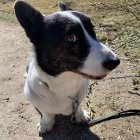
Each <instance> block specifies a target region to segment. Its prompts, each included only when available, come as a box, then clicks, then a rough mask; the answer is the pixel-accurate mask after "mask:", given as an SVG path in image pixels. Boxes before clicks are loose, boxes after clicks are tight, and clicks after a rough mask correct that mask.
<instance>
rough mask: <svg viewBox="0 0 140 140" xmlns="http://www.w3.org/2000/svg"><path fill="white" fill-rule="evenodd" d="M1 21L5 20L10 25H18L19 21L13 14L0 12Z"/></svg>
mask: <svg viewBox="0 0 140 140" xmlns="http://www.w3.org/2000/svg"><path fill="white" fill-rule="evenodd" d="M0 20H4V21H6V22H10V23H17V19H16V17H15V16H14V15H13V14H7V13H3V12H0Z"/></svg>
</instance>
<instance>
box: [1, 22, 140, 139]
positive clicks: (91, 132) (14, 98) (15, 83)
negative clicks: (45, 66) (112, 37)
mask: <svg viewBox="0 0 140 140" xmlns="http://www.w3.org/2000/svg"><path fill="white" fill-rule="evenodd" d="M0 49H1V50H0V140H41V139H42V140H140V118H139V117H137V116H135V117H128V118H121V119H116V120H113V121H109V122H104V123H101V124H98V125H95V126H93V127H91V128H90V129H89V128H87V127H82V126H78V125H75V126H73V125H71V123H70V122H69V117H62V116H59V117H58V118H57V123H56V126H55V128H54V129H53V132H52V133H48V134H46V135H45V136H43V137H39V136H38V133H37V127H36V124H37V122H38V120H39V115H38V113H37V112H36V111H35V109H34V107H33V106H32V105H31V104H30V103H29V102H28V101H27V100H26V99H25V97H24V94H23V87H24V80H25V79H24V76H23V75H24V73H25V68H26V62H27V58H28V56H29V54H30V50H31V44H30V43H29V41H28V39H27V38H26V36H25V34H24V32H23V30H22V29H21V27H20V26H19V25H17V24H16V25H15V24H10V23H7V22H4V21H0ZM137 65H139V63H137ZM131 67H133V66H132V65H131V64H130V63H129V62H128V61H125V60H122V61H121V65H120V66H119V67H118V68H117V69H116V70H115V71H114V72H113V73H111V74H110V75H109V76H108V77H107V78H106V80H102V81H100V82H98V85H96V86H95V92H94V94H92V95H91V96H90V99H91V102H92V106H94V110H95V111H96V114H95V118H99V117H103V116H106V115H111V114H114V113H116V112H118V111H121V110H126V109H134V108H135V109H139V108H140V94H139V93H134V92H132V89H133V84H132V78H127V79H123V78H122V79H118V80H116V79H115V80H107V79H108V78H109V77H116V76H124V75H130V74H132V71H131ZM83 106H84V108H87V107H86V105H85V102H84V103H83Z"/></svg>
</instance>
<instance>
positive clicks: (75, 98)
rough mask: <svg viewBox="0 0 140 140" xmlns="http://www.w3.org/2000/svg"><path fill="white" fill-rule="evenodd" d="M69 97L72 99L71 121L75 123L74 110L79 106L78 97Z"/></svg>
mask: <svg viewBox="0 0 140 140" xmlns="http://www.w3.org/2000/svg"><path fill="white" fill-rule="evenodd" d="M70 99H71V100H72V114H71V122H72V123H76V117H75V115H76V112H77V109H78V106H79V97H78V95H77V96H75V97H70Z"/></svg>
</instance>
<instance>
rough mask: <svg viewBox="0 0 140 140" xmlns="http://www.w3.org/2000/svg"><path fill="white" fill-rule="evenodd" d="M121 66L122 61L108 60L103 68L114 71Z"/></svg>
mask: <svg viewBox="0 0 140 140" xmlns="http://www.w3.org/2000/svg"><path fill="white" fill-rule="evenodd" d="M119 64H120V60H119V59H116V60H107V61H104V62H103V67H104V68H106V69H108V70H113V69H115V68H116V67H117V66H118V65H119Z"/></svg>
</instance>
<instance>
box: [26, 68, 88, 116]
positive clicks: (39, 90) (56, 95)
mask: <svg viewBox="0 0 140 140" xmlns="http://www.w3.org/2000/svg"><path fill="white" fill-rule="evenodd" d="M38 76H40V77H38ZM42 76H43V77H44V75H43V73H42V75H38V73H37V71H36V69H34V67H33V68H30V70H29V73H28V78H27V82H26V84H25V89H28V90H26V91H25V94H26V96H27V97H28V99H29V100H30V101H31V102H32V103H33V104H34V105H35V106H39V108H41V109H43V110H45V109H46V110H47V111H48V112H50V113H58V114H59V113H60V114H61V113H62V114H70V113H71V111H72V99H71V97H72V98H73V97H75V96H76V95H78V96H79V100H80V101H81V100H82V98H83V96H84V94H85V90H86V88H87V85H88V84H87V83H88V82H87V80H85V79H84V78H82V77H81V76H79V75H77V74H73V73H71V72H66V73H63V74H62V75H60V76H58V77H56V78H54V77H50V76H49V75H47V76H46V78H44V79H43V82H42V80H40V78H42ZM44 82H45V83H46V84H48V86H46V84H44ZM27 91H28V92H27Z"/></svg>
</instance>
